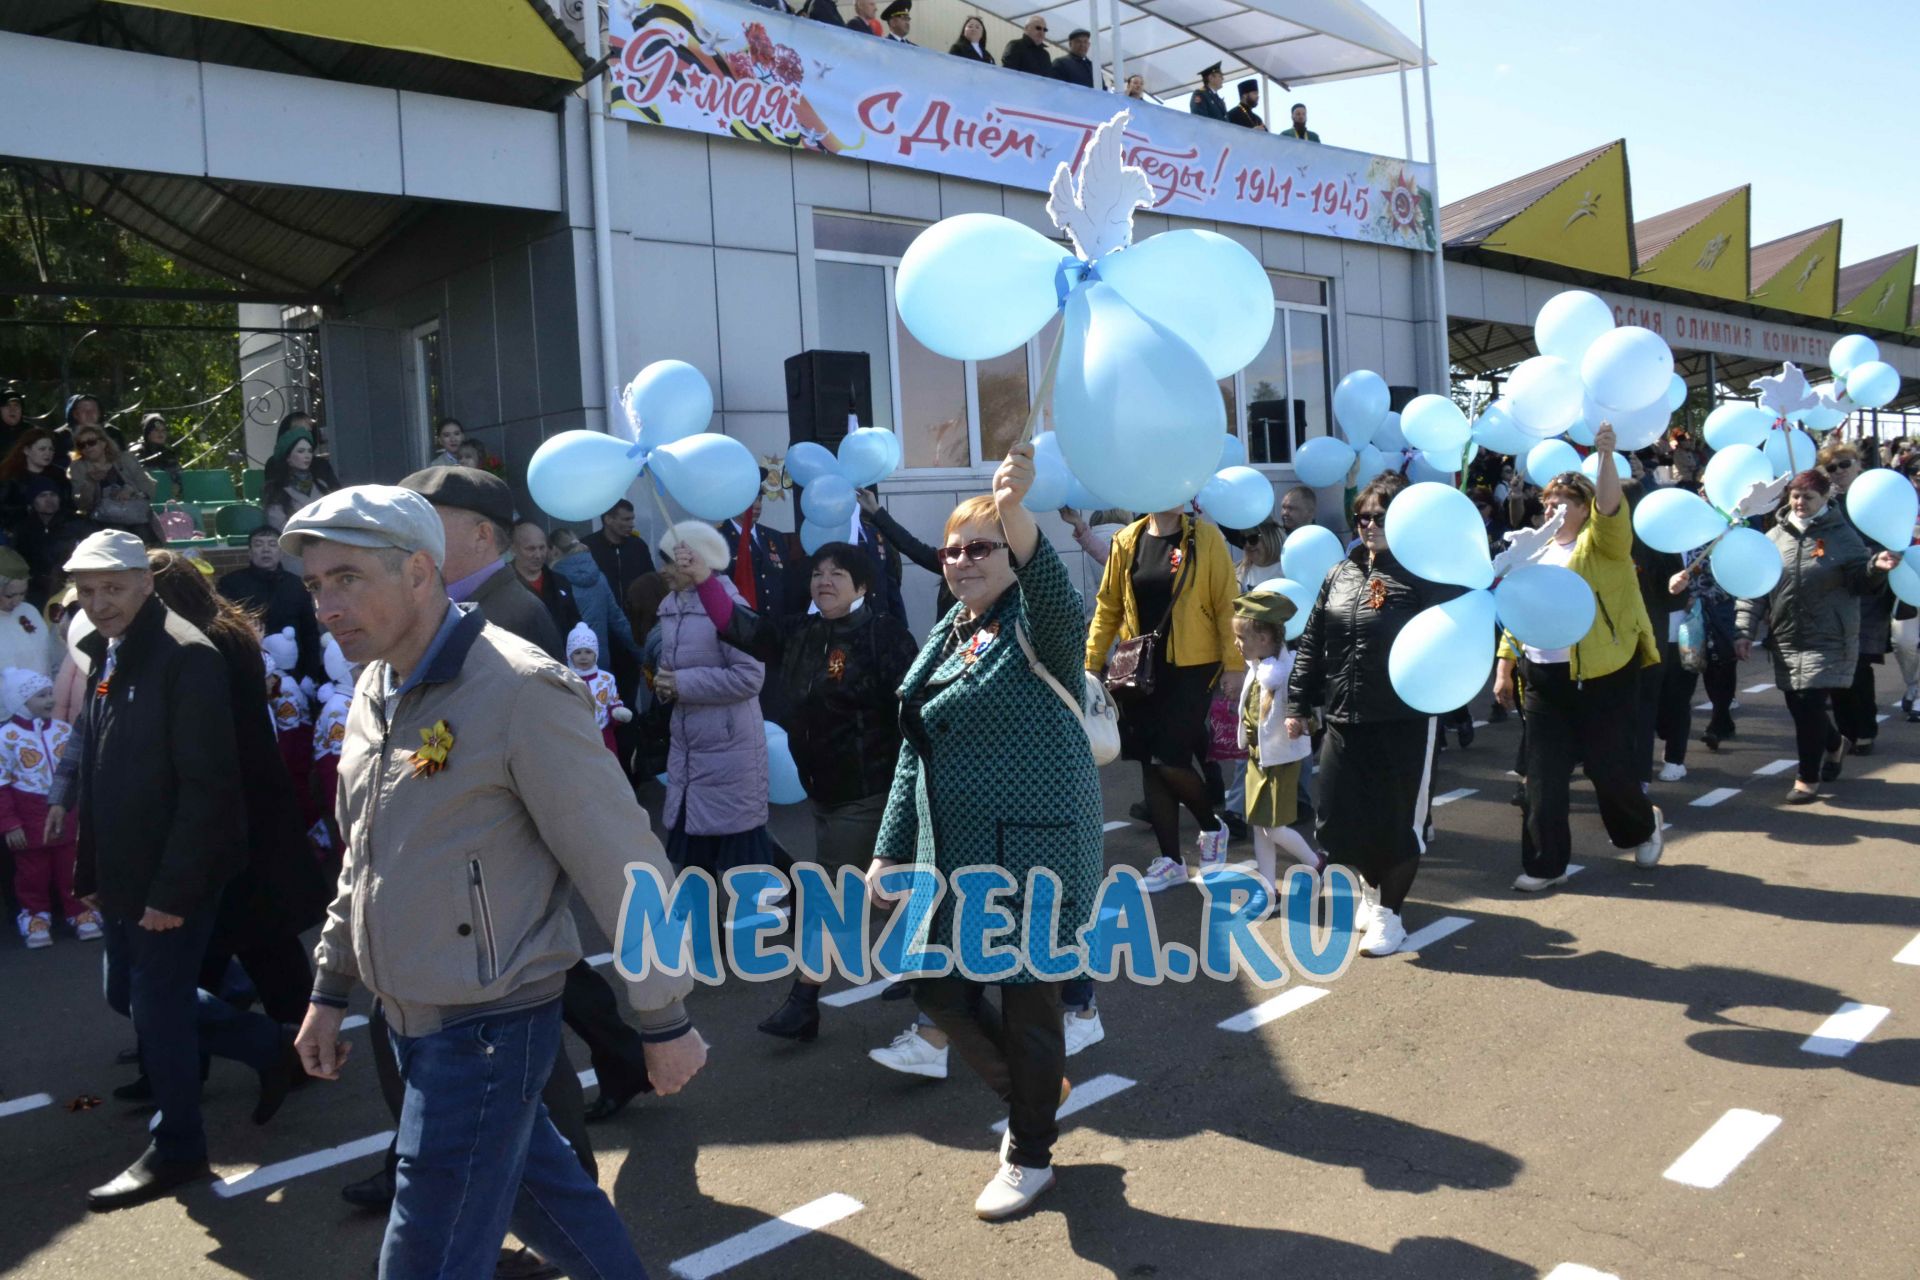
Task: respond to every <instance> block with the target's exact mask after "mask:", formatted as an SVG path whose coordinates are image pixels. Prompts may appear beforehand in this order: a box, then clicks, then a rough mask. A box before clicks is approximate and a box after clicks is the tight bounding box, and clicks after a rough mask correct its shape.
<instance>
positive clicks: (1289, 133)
mask: <svg viewBox="0 0 1920 1280" xmlns="http://www.w3.org/2000/svg"><path fill="white" fill-rule="evenodd" d="M1280 136H1281V137H1283V138H1298V139H1300V141H1302V142H1318V141H1320V135H1319V134H1317V133H1315V132H1314V131H1313V130H1311V129H1309V128H1307V104H1306V103H1304V102H1296V103H1294V104H1293V127H1292V128H1291V129H1282V130H1281V131H1280Z"/></svg>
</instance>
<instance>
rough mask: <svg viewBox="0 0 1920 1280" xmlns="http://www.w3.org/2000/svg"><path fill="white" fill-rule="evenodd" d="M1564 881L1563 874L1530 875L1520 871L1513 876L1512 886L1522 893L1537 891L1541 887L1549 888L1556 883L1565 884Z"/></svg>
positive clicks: (1565, 878)
mask: <svg viewBox="0 0 1920 1280" xmlns="http://www.w3.org/2000/svg"><path fill="white" fill-rule="evenodd" d="M1566 882H1567V877H1566V876H1565V875H1564V874H1562V875H1557V876H1530V875H1527V874H1526V873H1525V872H1522V873H1521V874H1519V875H1517V876H1515V877H1514V878H1513V887H1514V888H1516V889H1518V890H1519V891H1520V892H1522V893H1539V892H1540V891H1541V890H1542V889H1551V888H1553V887H1554V886H1555V885H1557V884H1565V883H1566Z"/></svg>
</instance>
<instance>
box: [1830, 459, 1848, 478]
mask: <svg viewBox="0 0 1920 1280" xmlns="http://www.w3.org/2000/svg"><path fill="white" fill-rule="evenodd" d="M1851 470H1853V464H1852V463H1851V462H1829V463H1828V464H1827V466H1826V472H1827V474H1828V475H1830V476H1837V475H1839V474H1840V473H1841V472H1842V471H1851Z"/></svg>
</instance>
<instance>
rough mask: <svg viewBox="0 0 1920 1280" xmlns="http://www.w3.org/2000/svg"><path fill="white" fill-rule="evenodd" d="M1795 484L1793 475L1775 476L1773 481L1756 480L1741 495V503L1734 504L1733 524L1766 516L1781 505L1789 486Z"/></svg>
mask: <svg viewBox="0 0 1920 1280" xmlns="http://www.w3.org/2000/svg"><path fill="white" fill-rule="evenodd" d="M1792 483H1793V476H1792V475H1791V474H1789V475H1784V476H1775V477H1774V478H1773V479H1771V480H1756V481H1754V482H1753V483H1752V484H1751V485H1749V486H1747V491H1746V492H1745V493H1744V494H1742V495H1740V501H1738V502H1736V503H1734V504H1733V523H1735V524H1741V523H1744V522H1745V521H1747V520H1751V519H1752V518H1753V517H1754V516H1764V515H1766V514H1767V513H1768V512H1770V511H1772V510H1773V509H1774V508H1775V507H1777V506H1779V505H1780V499H1781V497H1782V496H1783V495H1784V494H1785V493H1786V491H1787V486H1788V485H1790V484H1792Z"/></svg>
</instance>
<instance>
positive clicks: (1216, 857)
mask: <svg viewBox="0 0 1920 1280" xmlns="http://www.w3.org/2000/svg"><path fill="white" fill-rule="evenodd" d="M1230 839H1232V837H1231V836H1229V835H1228V834H1227V827H1226V824H1225V823H1221V824H1220V829H1219V830H1218V831H1202V832H1201V833H1200V874H1201V875H1205V874H1207V872H1209V871H1218V870H1220V869H1221V868H1222V867H1225V866H1226V865H1227V841H1229V840H1230Z"/></svg>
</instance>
